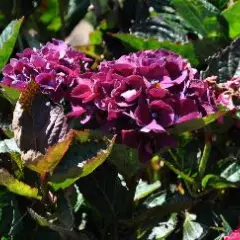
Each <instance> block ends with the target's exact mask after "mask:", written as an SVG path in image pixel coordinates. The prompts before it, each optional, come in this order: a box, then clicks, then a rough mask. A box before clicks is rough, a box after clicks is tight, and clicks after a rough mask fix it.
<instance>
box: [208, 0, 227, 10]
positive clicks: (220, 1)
mask: <svg viewBox="0 0 240 240" xmlns="http://www.w3.org/2000/svg"><path fill="white" fill-rule="evenodd" d="M208 2H210V3H211V4H213V5H214V6H215V7H217V8H218V9H219V10H223V9H224V8H226V7H227V4H228V2H229V0H208Z"/></svg>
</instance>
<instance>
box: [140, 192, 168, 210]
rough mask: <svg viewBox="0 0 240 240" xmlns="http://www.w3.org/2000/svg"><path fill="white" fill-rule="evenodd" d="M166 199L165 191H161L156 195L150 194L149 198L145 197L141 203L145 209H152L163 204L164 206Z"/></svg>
mask: <svg viewBox="0 0 240 240" xmlns="http://www.w3.org/2000/svg"><path fill="white" fill-rule="evenodd" d="M168 200H169V199H168V197H167V191H165V190H162V191H158V192H157V193H154V194H152V195H151V196H149V197H147V198H146V199H145V200H144V201H143V205H144V206H145V207H146V208H149V209H150V208H153V207H156V206H161V205H163V204H166V203H167V201H168Z"/></svg>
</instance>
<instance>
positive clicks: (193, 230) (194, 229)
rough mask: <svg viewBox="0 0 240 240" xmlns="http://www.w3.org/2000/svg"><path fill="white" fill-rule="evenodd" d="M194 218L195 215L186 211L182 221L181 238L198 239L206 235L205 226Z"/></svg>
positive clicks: (185, 239) (184, 239)
mask: <svg viewBox="0 0 240 240" xmlns="http://www.w3.org/2000/svg"><path fill="white" fill-rule="evenodd" d="M195 220H196V216H195V215H193V214H190V213H188V212H186V214H185V220H184V223H183V240H200V239H203V237H204V236H205V235H206V233H207V231H206V226H204V225H203V224H200V223H198V222H195Z"/></svg>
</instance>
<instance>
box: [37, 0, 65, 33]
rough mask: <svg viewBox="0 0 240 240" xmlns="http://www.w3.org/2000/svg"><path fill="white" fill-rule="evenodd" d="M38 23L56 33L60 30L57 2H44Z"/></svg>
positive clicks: (54, 0)
mask: <svg viewBox="0 0 240 240" xmlns="http://www.w3.org/2000/svg"><path fill="white" fill-rule="evenodd" d="M40 21H41V22H43V23H44V24H46V25H47V28H48V29H49V30H53V31H58V30H59V29H60V28H61V20H60V15H59V1H56V0H48V1H46V5H45V7H44V11H43V13H42V15H41V16H40Z"/></svg>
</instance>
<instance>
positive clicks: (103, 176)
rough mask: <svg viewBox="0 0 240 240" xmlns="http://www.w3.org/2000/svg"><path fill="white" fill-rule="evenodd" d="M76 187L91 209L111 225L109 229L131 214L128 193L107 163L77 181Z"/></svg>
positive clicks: (114, 169) (113, 169)
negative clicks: (117, 221) (118, 220)
mask: <svg viewBox="0 0 240 240" xmlns="http://www.w3.org/2000/svg"><path fill="white" fill-rule="evenodd" d="M77 185H78V187H79V190H80V192H81V193H82V194H83V197H84V199H85V200H86V201H87V202H88V203H89V204H90V205H91V207H92V209H94V210H97V212H98V213H99V214H100V216H101V218H104V219H106V220H107V221H108V222H109V223H110V224H111V225H110V226H111V229H112V226H113V224H115V223H116V220H117V219H124V218H126V217H128V216H129V214H131V213H130V212H129V210H130V209H131V208H129V207H132V202H129V191H128V189H127V187H126V186H125V187H124V186H123V185H122V183H121V179H120V178H119V177H118V173H117V171H116V168H114V167H113V166H112V165H110V164H109V163H108V162H105V163H104V164H102V165H101V166H100V167H99V168H97V169H96V171H94V172H93V173H92V174H90V175H88V176H86V177H84V178H81V179H79V181H78V182H77ZM110 239H111V238H110Z"/></svg>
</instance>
